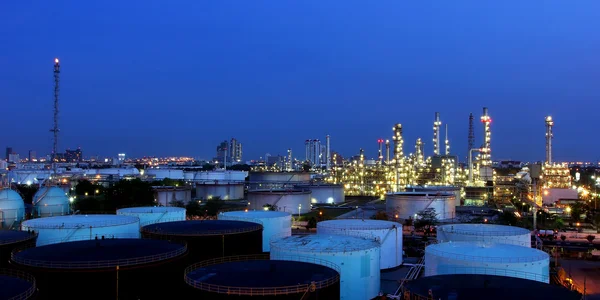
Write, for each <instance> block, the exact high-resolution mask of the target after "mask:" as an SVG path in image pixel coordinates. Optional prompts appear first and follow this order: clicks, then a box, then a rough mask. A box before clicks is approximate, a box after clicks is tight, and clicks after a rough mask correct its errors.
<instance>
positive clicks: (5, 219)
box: [0, 189, 25, 228]
mask: <svg viewBox="0 0 600 300" xmlns="http://www.w3.org/2000/svg"><path fill="white" fill-rule="evenodd" d="M24 218H25V203H23V198H21V195H19V193H17V192H15V191H13V190H11V189H0V227H1V228H12V227H13V225H15V223H19V222H21V221H22V220H23V219H24Z"/></svg>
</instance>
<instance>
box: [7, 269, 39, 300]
mask: <svg viewBox="0 0 600 300" xmlns="http://www.w3.org/2000/svg"><path fill="white" fill-rule="evenodd" d="M0 276H9V277H15V278H19V279H22V280H25V281H27V282H29V283H31V286H30V287H29V288H28V289H27V290H25V291H24V292H22V293H20V294H18V295H15V296H12V297H11V298H8V300H25V299H29V298H30V297H31V296H32V295H33V294H34V293H35V291H36V289H37V286H36V281H35V278H34V277H33V276H31V275H29V274H27V273H25V272H21V271H17V270H11V269H0Z"/></svg>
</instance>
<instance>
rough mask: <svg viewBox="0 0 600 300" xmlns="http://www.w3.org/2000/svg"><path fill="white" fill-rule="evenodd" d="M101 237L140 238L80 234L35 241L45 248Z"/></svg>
mask: <svg viewBox="0 0 600 300" xmlns="http://www.w3.org/2000/svg"><path fill="white" fill-rule="evenodd" d="M102 237H104V238H105V239H139V238H140V234H139V233H120V234H98V233H96V234H92V235H90V234H82V235H72V236H69V237H68V238H65V237H61V238H55V239H47V240H44V239H41V240H39V239H38V241H37V247H40V246H45V245H52V244H60V243H67V242H78V241H91V240H95V239H99V240H101V239H102Z"/></svg>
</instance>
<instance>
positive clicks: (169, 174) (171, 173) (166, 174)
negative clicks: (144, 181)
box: [144, 169, 184, 180]
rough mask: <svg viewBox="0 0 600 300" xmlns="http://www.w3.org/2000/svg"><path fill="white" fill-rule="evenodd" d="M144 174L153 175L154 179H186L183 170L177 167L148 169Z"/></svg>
mask: <svg viewBox="0 0 600 300" xmlns="http://www.w3.org/2000/svg"><path fill="white" fill-rule="evenodd" d="M144 175H146V176H148V177H153V178H154V180H163V179H166V178H169V179H174V180H180V179H184V176H183V170H176V169H146V170H145V171H144Z"/></svg>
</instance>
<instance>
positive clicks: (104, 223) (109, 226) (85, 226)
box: [21, 215, 140, 246]
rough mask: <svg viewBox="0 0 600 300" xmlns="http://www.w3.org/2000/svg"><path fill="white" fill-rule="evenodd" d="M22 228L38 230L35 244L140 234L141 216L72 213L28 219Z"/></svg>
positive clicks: (131, 236) (138, 235)
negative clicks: (69, 214)
mask: <svg viewBox="0 0 600 300" xmlns="http://www.w3.org/2000/svg"><path fill="white" fill-rule="evenodd" d="M21 230H23V231H27V230H33V231H35V232H36V233H38V239H37V243H36V245H37V246H43V245H49V244H56V243H64V242H71V241H79V240H91V239H95V238H99V239H100V238H102V236H104V237H105V238H139V237H140V219H139V218H138V217H133V216H117V215H71V216H60V217H48V218H41V219H33V220H27V221H25V222H23V223H22V224H21Z"/></svg>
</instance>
